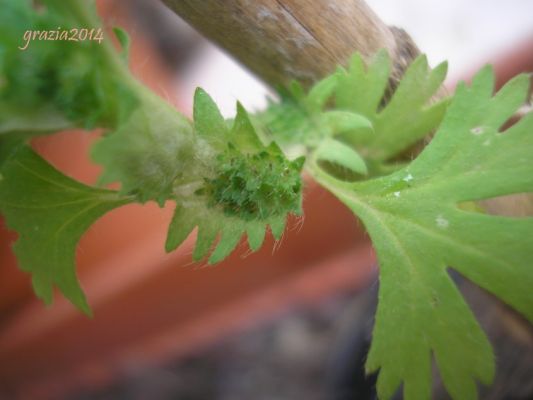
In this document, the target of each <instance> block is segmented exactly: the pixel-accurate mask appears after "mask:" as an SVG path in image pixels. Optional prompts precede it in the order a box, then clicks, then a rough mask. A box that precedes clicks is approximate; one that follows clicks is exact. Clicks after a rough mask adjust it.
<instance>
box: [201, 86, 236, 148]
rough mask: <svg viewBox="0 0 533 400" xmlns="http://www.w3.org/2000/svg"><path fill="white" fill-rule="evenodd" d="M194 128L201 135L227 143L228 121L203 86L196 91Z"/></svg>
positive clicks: (222, 143) (221, 143) (222, 145)
mask: <svg viewBox="0 0 533 400" xmlns="http://www.w3.org/2000/svg"><path fill="white" fill-rule="evenodd" d="M193 114H194V130H195V131H196V133H197V134H198V135H199V136H203V137H205V138H206V139H207V140H210V141H213V142H215V143H218V144H219V147H224V146H225V145H226V138H227V135H228V128H227V126H226V121H224V118H223V117H222V114H220V111H219V109H218V107H217V105H216V104H215V102H214V101H213V99H212V98H211V96H209V95H208V94H207V93H206V92H205V91H204V90H203V89H202V88H197V89H196V92H195V93H194V111H193Z"/></svg>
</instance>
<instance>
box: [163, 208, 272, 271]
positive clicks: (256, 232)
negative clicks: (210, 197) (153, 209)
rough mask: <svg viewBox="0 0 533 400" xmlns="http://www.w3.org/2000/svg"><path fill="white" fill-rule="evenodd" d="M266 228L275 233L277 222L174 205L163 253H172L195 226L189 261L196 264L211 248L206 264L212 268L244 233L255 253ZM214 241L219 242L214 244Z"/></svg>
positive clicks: (215, 210)
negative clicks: (190, 259) (193, 245)
mask: <svg viewBox="0 0 533 400" xmlns="http://www.w3.org/2000/svg"><path fill="white" fill-rule="evenodd" d="M267 224H277V225H275V226H276V228H277V229H278V230H279V225H280V224H279V221H278V220H275V221H274V220H272V221H258V220H251V221H244V220H242V219H241V218H238V217H236V216H230V215H227V214H225V213H224V212H223V211H222V210H221V209H219V208H213V207H208V206H207V205H206V204H205V203H202V202H193V203H188V204H181V205H180V204H178V205H177V206H176V210H175V212H174V217H173V218H172V222H171V223H170V226H169V230H168V236H167V241H166V244H165V249H166V251H167V252H170V251H173V250H174V249H176V248H177V247H178V246H179V245H181V243H183V241H184V240H185V239H186V238H187V237H188V236H189V234H191V232H192V231H193V230H194V228H195V227H196V226H197V227H198V235H197V239H196V247H195V249H194V253H193V259H194V260H195V261H200V260H201V259H203V258H204V257H205V256H206V255H207V254H208V253H209V251H210V250H211V249H212V248H213V247H214V250H213V252H212V253H211V256H210V257H209V263H210V264H215V263H217V262H220V261H222V260H223V259H224V258H226V257H227V256H228V255H229V254H230V253H231V251H232V250H233V249H234V248H235V246H236V245H237V244H238V242H239V240H240V238H241V237H242V236H243V234H244V233H246V232H248V242H249V244H250V248H251V249H252V250H254V251H256V250H258V249H259V248H260V247H261V245H262V243H263V240H264V237H265V230H266V226H267ZM276 233H278V231H276ZM218 237H220V238H221V239H220V241H219V242H218V243H216V239H217V238H218ZM276 238H279V236H278V237H276ZM215 244H216V245H215Z"/></svg>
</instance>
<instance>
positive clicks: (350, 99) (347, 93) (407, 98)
mask: <svg viewBox="0 0 533 400" xmlns="http://www.w3.org/2000/svg"><path fill="white" fill-rule="evenodd" d="M390 63H391V62H390V59H389V56H388V54H387V52H386V51H384V50H382V51H380V52H378V53H377V54H376V56H375V58H374V60H373V62H372V63H371V64H370V65H369V66H368V68H365V66H364V62H363V60H362V58H361V56H360V55H359V54H355V55H354V56H353V57H352V60H351V62H350V66H349V68H348V70H347V71H344V70H343V69H342V68H340V69H339V71H338V76H337V79H338V85H337V88H336V91H335V94H334V99H335V105H336V107H337V108H339V109H341V110H348V111H351V112H353V113H356V114H361V115H363V116H365V117H366V118H368V119H369V120H370V121H371V122H372V125H373V128H374V135H371V136H361V135H357V134H352V135H350V136H349V137H347V138H346V139H347V140H348V141H349V142H350V143H352V144H354V145H355V146H356V148H357V149H358V151H359V152H360V153H361V154H363V155H364V156H365V157H368V158H369V159H372V160H375V161H382V162H383V161H387V160H388V159H390V158H391V157H394V156H395V155H397V154H399V153H401V152H402V151H403V150H406V149H407V148H408V147H409V146H411V145H413V144H414V143H416V142H417V141H418V140H420V139H422V138H423V137H424V136H425V135H426V134H427V133H428V132H430V131H431V130H432V129H435V128H436V127H437V126H438V125H439V123H440V121H441V119H442V116H443V115H444V112H445V111H446V106H447V101H446V100H443V101H439V102H437V103H435V104H429V103H430V100H431V98H432V96H434V95H435V94H436V92H437V90H438V88H439V87H440V86H441V84H442V82H443V81H444V78H445V76H446V70H447V64H446V63H442V64H440V65H438V66H437V67H436V68H435V69H430V68H429V67H428V63H427V59H426V57H425V56H424V55H421V56H419V57H417V58H416V59H415V60H414V61H413V62H412V63H411V65H410V66H409V68H407V70H406V71H405V74H404V76H403V77H402V79H401V81H400V83H399V85H398V87H397V88H396V90H395V92H394V94H393V95H392V98H391V99H390V101H388V102H387V104H386V105H385V107H384V108H383V109H381V107H380V104H381V102H382V99H383V96H384V94H385V89H386V87H387V84H388V80H389V73H390Z"/></svg>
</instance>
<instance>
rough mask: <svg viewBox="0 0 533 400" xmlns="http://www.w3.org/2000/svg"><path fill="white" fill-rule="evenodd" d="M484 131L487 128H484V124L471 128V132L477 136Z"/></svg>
mask: <svg viewBox="0 0 533 400" xmlns="http://www.w3.org/2000/svg"><path fill="white" fill-rule="evenodd" d="M484 132H485V128H483V127H482V126H476V127H475V128H472V129H470V133H471V134H472V135H476V136H479V135H481V134H482V133H484Z"/></svg>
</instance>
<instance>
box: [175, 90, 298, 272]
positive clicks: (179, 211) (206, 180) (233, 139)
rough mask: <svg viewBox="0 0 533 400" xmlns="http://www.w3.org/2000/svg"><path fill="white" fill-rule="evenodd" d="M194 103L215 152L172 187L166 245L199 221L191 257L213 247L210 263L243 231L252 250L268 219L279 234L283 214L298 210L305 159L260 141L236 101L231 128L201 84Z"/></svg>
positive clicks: (199, 126)
mask: <svg viewBox="0 0 533 400" xmlns="http://www.w3.org/2000/svg"><path fill="white" fill-rule="evenodd" d="M194 106H195V110H194V116H195V133H196V134H197V137H198V138H200V140H206V142H207V144H208V145H210V146H212V149H214V150H216V151H218V152H217V153H216V157H215V158H214V162H212V163H211V164H210V168H207V169H204V173H206V175H200V179H198V180H196V181H192V182H188V183H185V184H184V185H182V186H181V187H180V186H178V187H176V189H175V191H174V193H175V196H174V200H175V201H176V210H175V212H174V217H173V219H172V222H171V224H170V227H169V232H168V236H167V242H166V245H165V248H166V250H167V251H172V250H173V249H175V248H176V247H178V246H179V245H180V244H181V243H182V242H183V241H184V240H185V239H186V238H187V237H188V235H189V234H190V233H191V232H192V231H193V230H194V228H195V227H198V231H197V232H198V233H197V239H196V247H195V249H194V252H193V259H194V260H196V261H199V260H201V259H203V258H204V257H205V256H206V255H207V254H208V253H209V252H210V251H211V250H212V252H211V255H210V257H209V263H210V264H214V263H217V262H219V261H222V260H223V259H224V258H226V257H227V256H228V255H229V254H230V253H231V251H232V250H233V249H234V248H235V246H237V244H238V243H239V240H240V239H241V237H242V236H243V234H244V233H247V234H248V241H249V244H250V248H251V249H252V250H254V251H255V250H257V249H259V247H260V246H261V244H262V242H263V240H264V237H265V230H266V227H267V225H270V227H271V231H272V233H273V236H274V237H275V238H276V239H279V237H280V236H281V234H282V233H283V229H284V227H285V219H286V215H287V214H288V213H295V214H300V213H301V202H302V194H301V178H300V172H301V170H302V167H303V164H304V161H303V159H301V158H299V159H296V160H293V161H289V160H287V159H286V158H285V156H284V155H283V153H282V152H281V149H280V148H279V147H278V146H277V145H276V144H275V143H274V142H273V143H271V144H270V145H269V146H264V145H263V144H262V143H261V141H260V140H259V138H258V136H257V134H256V132H255V129H254V127H253V125H252V123H251V122H250V119H249V117H248V114H247V113H246V111H245V109H244V108H243V107H242V105H241V104H240V103H237V116H236V118H235V121H234V123H233V127H232V128H231V131H226V130H224V128H222V126H223V124H224V126H225V122H224V121H223V120H222V119H221V118H222V117H221V116H220V112H219V110H218V107H217V106H216V104H215V103H214V102H213V101H212V100H211V98H210V97H209V95H208V94H207V93H205V92H204V91H203V90H201V89H198V90H197V91H196V96H195V105H194ZM197 108H198V109H197ZM200 143H201V142H200ZM196 164H197V163H196ZM196 164H195V165H196ZM196 168H197V167H196ZM197 169H198V168H197ZM217 240H218V242H217Z"/></svg>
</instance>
